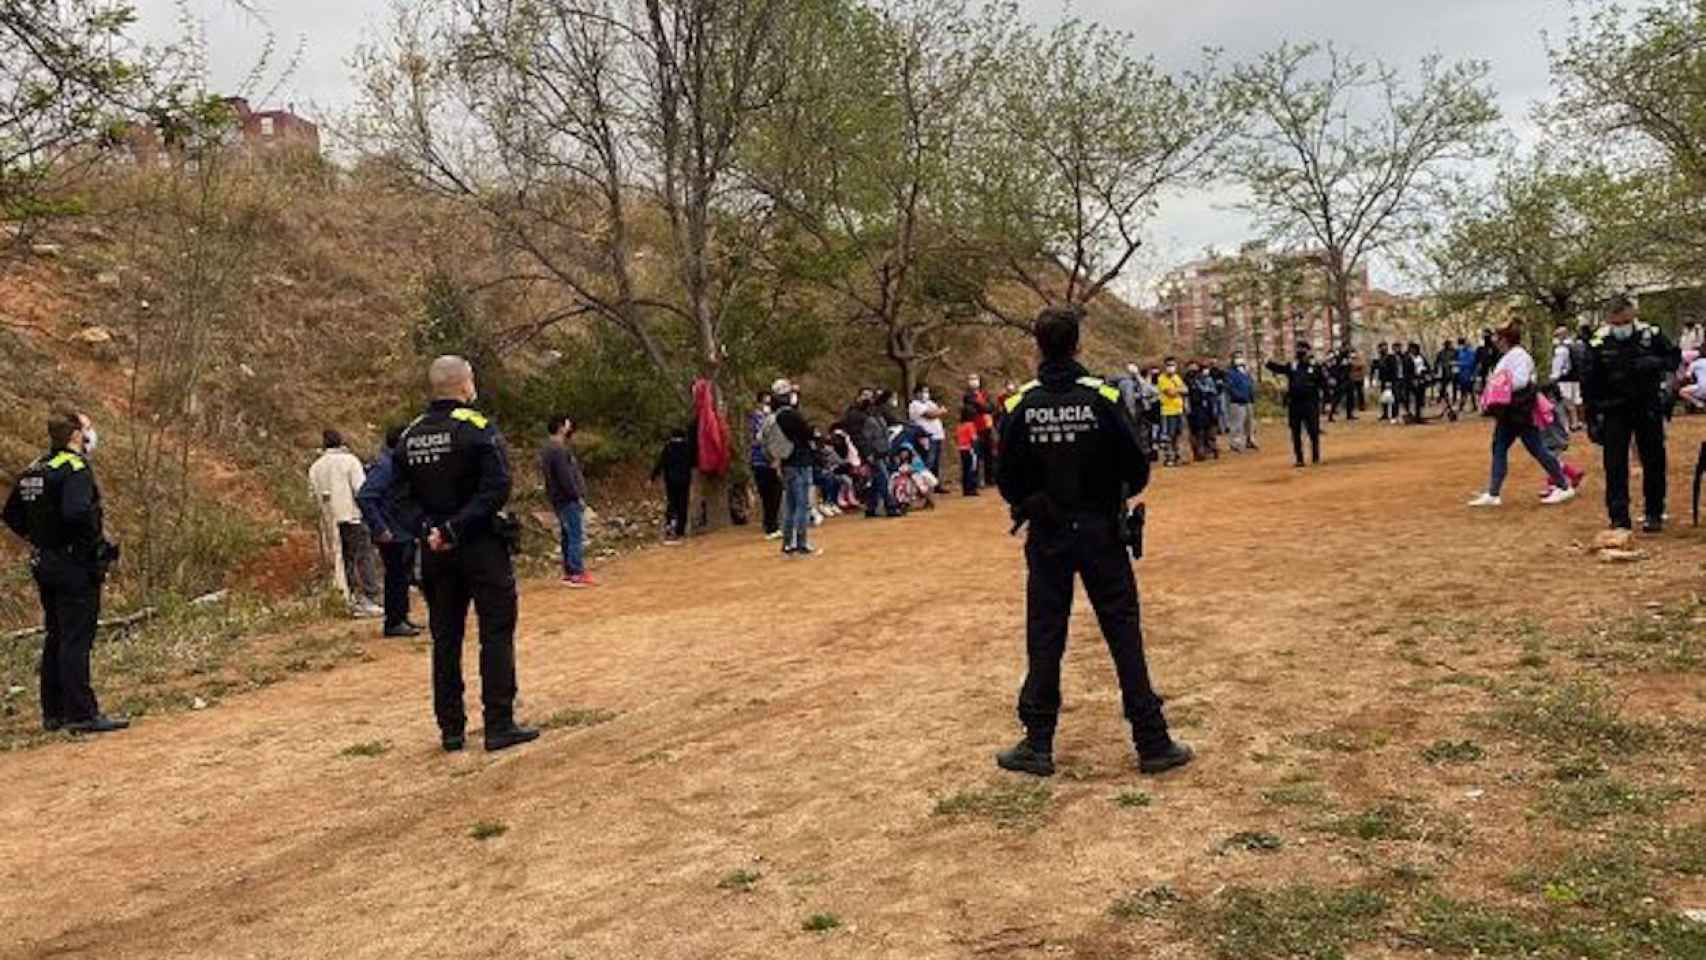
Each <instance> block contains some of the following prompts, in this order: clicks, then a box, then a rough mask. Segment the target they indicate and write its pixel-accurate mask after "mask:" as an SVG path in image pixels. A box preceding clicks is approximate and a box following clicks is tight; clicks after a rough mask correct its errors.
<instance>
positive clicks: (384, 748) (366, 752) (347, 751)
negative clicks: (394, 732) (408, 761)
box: [338, 740, 391, 757]
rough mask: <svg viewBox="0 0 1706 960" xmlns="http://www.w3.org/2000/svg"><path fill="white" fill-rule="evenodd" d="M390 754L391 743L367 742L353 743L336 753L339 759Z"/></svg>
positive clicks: (380, 741) (385, 741)
mask: <svg viewBox="0 0 1706 960" xmlns="http://www.w3.org/2000/svg"><path fill="white" fill-rule="evenodd" d="M390 752H391V741H389V740H369V741H367V742H366V743H354V744H351V745H349V746H347V747H345V748H343V749H342V750H340V751H338V756H340V757H382V756H384V755H385V754H387V753H390Z"/></svg>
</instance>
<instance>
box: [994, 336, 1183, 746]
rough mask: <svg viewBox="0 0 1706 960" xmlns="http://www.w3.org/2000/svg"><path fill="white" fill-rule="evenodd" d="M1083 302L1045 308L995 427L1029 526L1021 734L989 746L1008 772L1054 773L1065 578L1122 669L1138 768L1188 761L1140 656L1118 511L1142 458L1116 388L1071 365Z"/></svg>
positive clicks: (1021, 517)
mask: <svg viewBox="0 0 1706 960" xmlns="http://www.w3.org/2000/svg"><path fill="white" fill-rule="evenodd" d="M1081 319H1082V313H1081V311H1078V310H1076V309H1070V308H1059V309H1055V308H1051V309H1048V310H1044V311H1043V312H1042V314H1041V315H1040V316H1039V317H1038V318H1037V322H1036V327H1035V330H1036V339H1037V346H1038V347H1039V348H1040V349H1041V352H1042V365H1041V366H1040V367H1039V368H1038V371H1037V379H1036V380H1034V381H1032V382H1031V383H1028V384H1026V385H1025V386H1023V387H1021V388H1020V389H1019V392H1018V393H1016V394H1015V395H1013V396H1012V397H1010V398H1008V400H1007V405H1006V410H1007V416H1006V418H1005V423H1004V425H1003V427H1002V431H1001V449H1002V451H1003V455H1002V458H1001V463H1000V471H999V484H1000V488H1001V496H1002V497H1003V498H1004V499H1005V500H1006V501H1007V502H1008V503H1009V504H1010V505H1011V506H1012V508H1013V515H1014V519H1015V520H1017V521H1018V522H1020V523H1026V522H1028V523H1029V524H1030V533H1029V536H1028V539H1027V540H1026V542H1025V561H1026V564H1027V566H1028V567H1029V574H1028V582H1027V586H1026V592H1025V647H1026V656H1027V669H1026V673H1025V685H1024V687H1023V688H1022V689H1021V690H1020V691H1019V721H1020V723H1022V724H1024V726H1025V738H1024V739H1023V740H1021V741H1019V743H1018V744H1017V745H1015V746H1014V747H1012V748H1011V749H1009V750H1004V751H1002V752H1001V753H999V754H997V755H996V758H995V761H996V763H997V764H999V765H1000V766H1001V767H1002V768H1003V769H1006V770H1014V771H1018V772H1021V773H1030V774H1035V775H1037V776H1043V777H1046V776H1049V775H1050V774H1052V773H1054V731H1055V723H1056V720H1057V719H1058V717H1059V715H1060V661H1061V657H1062V655H1063V654H1064V653H1065V652H1066V627H1067V618H1068V616H1069V615H1070V613H1071V610H1072V578H1073V575H1074V574H1076V575H1078V576H1079V577H1082V578H1083V580H1084V590H1085V592H1086V593H1088V594H1089V596H1090V602H1091V604H1092V605H1093V606H1094V607H1095V609H1096V617H1097V619H1098V620H1099V621H1100V622H1101V625H1102V634H1103V636H1104V637H1105V638H1106V639H1107V642H1108V651H1109V652H1110V653H1111V654H1112V655H1113V658H1114V667H1115V670H1116V671H1117V672H1118V674H1119V682H1120V695H1121V697H1122V698H1123V700H1124V704H1125V716H1126V719H1127V720H1128V721H1130V723H1131V727H1132V739H1133V742H1134V743H1135V745H1136V748H1137V756H1138V766H1139V769H1140V770H1141V771H1142V772H1144V773H1161V772H1163V771H1165V770H1170V769H1172V768H1174V767H1179V766H1183V765H1184V764H1186V763H1189V762H1190V760H1191V756H1192V754H1191V750H1190V748H1189V747H1187V746H1185V745H1184V744H1180V743H1175V742H1174V741H1173V739H1172V737H1170V736H1169V735H1168V733H1167V721H1166V719H1165V718H1164V717H1163V716H1162V713H1161V698H1160V697H1158V696H1156V695H1155V691H1154V690H1153V689H1152V688H1151V687H1150V684H1149V667H1148V664H1147V663H1146V662H1145V661H1144V656H1143V630H1142V625H1141V623H1140V621H1139V611H1138V599H1137V581H1136V579H1135V578H1134V577H1133V576H1132V570H1131V559H1130V557H1128V556H1127V553H1126V550H1127V548H1128V545H1129V543H1130V541H1129V538H1128V536H1127V535H1126V534H1127V530H1128V527H1127V525H1126V524H1125V523H1123V522H1122V516H1123V515H1124V514H1125V512H1126V510H1127V508H1128V507H1129V506H1130V504H1128V500H1131V499H1134V498H1135V497H1136V496H1137V495H1138V494H1139V493H1141V492H1142V490H1143V488H1144V487H1145V486H1147V485H1148V483H1149V459H1148V458H1147V457H1145V456H1144V455H1143V451H1142V448H1141V447H1140V446H1139V445H1138V440H1137V430H1136V427H1135V426H1134V425H1133V423H1132V421H1131V419H1130V418H1129V417H1128V416H1126V414H1125V412H1124V410H1123V408H1122V407H1121V405H1120V396H1119V391H1118V390H1117V389H1115V388H1114V387H1111V386H1109V385H1107V384H1106V383H1104V382H1103V381H1101V380H1098V379H1096V378H1095V377H1092V376H1090V375H1089V374H1088V373H1087V372H1086V371H1085V369H1084V368H1083V367H1082V366H1080V365H1079V364H1078V361H1077V355H1078V327H1079V323H1080V321H1081Z"/></svg>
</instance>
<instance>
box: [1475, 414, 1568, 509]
mask: <svg viewBox="0 0 1706 960" xmlns="http://www.w3.org/2000/svg"><path fill="white" fill-rule="evenodd" d="M1518 440H1521V441H1522V445H1523V447H1524V448H1525V449H1526V450H1528V455H1529V456H1531V457H1533V458H1534V462H1535V463H1538V464H1540V467H1541V469H1543V470H1545V471H1546V476H1547V477H1549V478H1550V479H1551V480H1552V485H1553V486H1555V487H1567V486H1569V485H1570V482H1569V481H1568V480H1566V479H1564V468H1563V467H1561V466H1559V464H1558V458H1557V457H1554V456H1553V455H1552V451H1550V450H1548V449H1546V444H1545V443H1543V442H1541V439H1540V430H1539V429H1538V428H1536V427H1535V426H1534V425H1533V424H1525V425H1524V426H1523V428H1522V431H1521V432H1518V431H1516V430H1512V429H1511V428H1510V427H1507V426H1506V425H1504V424H1503V423H1497V424H1494V426H1493V473H1492V476H1491V477H1489V478H1488V479H1487V492H1488V493H1490V494H1492V495H1493V496H1495V497H1496V496H1498V495H1499V490H1500V489H1501V488H1502V487H1504V485H1505V474H1506V472H1508V471H1509V469H1510V463H1509V460H1510V449H1511V444H1513V443H1515V442H1517V441H1518Z"/></svg>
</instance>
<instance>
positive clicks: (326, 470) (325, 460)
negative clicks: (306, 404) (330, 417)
mask: <svg viewBox="0 0 1706 960" xmlns="http://www.w3.org/2000/svg"><path fill="white" fill-rule="evenodd" d="M320 440H321V453H320V456H319V458H318V459H316V460H315V461H314V463H313V465H312V466H310V467H309V468H308V490H309V494H310V495H311V496H312V497H313V498H314V503H315V505H316V506H317V507H318V508H319V510H320V521H321V524H320V525H321V529H322V530H323V531H325V532H326V533H327V540H328V546H329V547H331V548H332V549H331V550H330V551H328V552H329V553H331V554H332V556H334V557H341V558H342V561H343V562H342V565H341V566H342V570H341V571H340V573H341V574H342V583H341V584H340V585H341V586H342V587H343V593H344V596H345V597H346V598H347V599H348V600H349V611H350V615H351V616H356V617H378V616H383V615H384V613H385V610H384V608H383V607H381V606H380V605H379V596H380V592H381V589H382V588H381V587H380V583H379V571H377V570H375V569H374V566H373V544H372V543H371V541H369V540H368V537H367V527H366V526H364V525H363V524H362V522H361V510H360V509H359V508H358V507H357V506H356V504H355V497H356V494H357V493H360V492H361V485H362V484H363V483H365V482H366V481H367V471H366V470H364V469H363V468H362V466H361V461H360V460H358V459H356V456H355V454H353V453H351V452H350V450H349V447H347V446H345V445H344V438H343V435H342V434H340V433H338V431H336V430H327V431H325V432H324V433H322V434H321V435H320Z"/></svg>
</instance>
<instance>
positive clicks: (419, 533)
mask: <svg viewBox="0 0 1706 960" xmlns="http://www.w3.org/2000/svg"><path fill="white" fill-rule="evenodd" d="M428 379H429V381H430V382H431V386H432V395H433V400H432V403H431V404H429V405H428V406H427V409H426V412H425V413H423V414H421V416H420V417H419V418H417V419H416V420H415V422H414V423H411V424H409V426H408V428H407V429H405V430H404V431H403V434H402V436H401V437H400V438H398V441H397V449H396V451H395V453H394V454H393V458H394V467H395V471H396V473H395V478H394V481H393V483H394V486H393V489H392V490H391V491H390V497H391V498H392V502H394V503H395V505H396V506H395V508H394V510H393V511H392V512H393V514H394V515H395V516H396V517H397V518H398V520H399V523H400V524H401V525H403V526H404V528H405V529H407V530H409V531H411V532H412V533H413V535H414V536H416V537H417V538H419V539H420V540H421V541H422V542H424V544H425V546H426V552H424V553H423V554H422V555H421V580H422V587H423V589H424V592H425V594H426V599H427V616H428V624H429V626H430V629H431V631H432V694H433V713H434V714H435V715H436V716H437V718H438V729H439V734H440V737H441V741H442V744H443V746H444V749H445V750H447V751H456V750H461V749H462V748H463V743H464V736H465V727H466V725H467V717H466V715H465V713H464V707H463V703H462V640H463V635H464V633H465V631H466V628H467V620H468V605H469V603H470V602H472V603H473V605H474V614H475V616H476V617H477V618H478V619H479V623H480V697H481V701H482V703H483V705H484V707H485V734H486V737H485V739H486V749H487V750H488V751H491V750H503V749H505V748H507V747H513V746H515V745H517V744H521V743H527V742H528V741H530V740H534V739H537V738H538V736H539V731H537V730H534V729H531V728H528V727H523V726H520V725H518V724H517V723H516V722H515V693H516V690H515V622H516V594H515V565H514V563H513V562H512V561H511V559H510V550H511V546H512V543H513V537H514V536H516V535H518V534H519V530H518V529H517V528H516V527H515V526H514V521H513V520H512V519H511V518H510V517H509V516H508V515H507V514H505V513H503V512H502V511H503V508H504V505H505V504H506V503H508V502H509V495H510V485H511V481H510V470H509V458H508V455H507V453H506V452H505V449H504V444H503V438H502V437H501V436H499V434H498V430H497V427H496V426H495V425H494V424H493V423H492V422H491V420H490V419H488V418H487V417H486V415H485V414H483V413H480V412H479V411H478V410H475V409H474V408H473V407H472V406H471V404H472V403H473V402H474V398H475V396H476V390H475V387H474V368H473V367H471V366H470V365H469V364H468V361H467V360H464V359H463V358H461V357H451V356H447V357H439V358H438V359H437V360H434V361H433V362H432V367H431V369H430V370H429V371H428Z"/></svg>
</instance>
